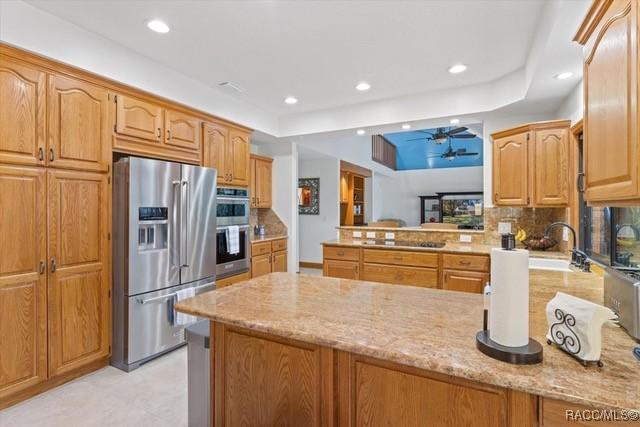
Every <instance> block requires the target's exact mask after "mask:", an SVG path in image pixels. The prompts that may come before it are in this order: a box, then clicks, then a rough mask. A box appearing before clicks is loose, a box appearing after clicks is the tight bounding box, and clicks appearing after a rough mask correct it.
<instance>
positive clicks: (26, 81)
mask: <svg viewBox="0 0 640 427" xmlns="http://www.w3.org/2000/svg"><path fill="white" fill-rule="evenodd" d="M0 100H1V101H0V162H2V163H14V164H23V165H44V164H45V150H46V142H45V127H46V117H45V108H46V74H45V73H44V72H42V71H40V70H38V69H36V68H33V67H28V66H26V65H23V64H22V63H20V62H17V61H11V60H9V59H8V58H7V57H6V56H4V55H0Z"/></svg>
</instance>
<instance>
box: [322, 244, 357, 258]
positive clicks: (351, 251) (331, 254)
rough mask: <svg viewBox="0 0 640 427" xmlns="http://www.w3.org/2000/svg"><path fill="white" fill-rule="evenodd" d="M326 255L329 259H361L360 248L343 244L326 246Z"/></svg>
mask: <svg viewBox="0 0 640 427" xmlns="http://www.w3.org/2000/svg"><path fill="white" fill-rule="evenodd" d="M324 257H325V258H329V259H342V260H348V261H359V260H360V249H359V248H345V247H341V246H325V247H324Z"/></svg>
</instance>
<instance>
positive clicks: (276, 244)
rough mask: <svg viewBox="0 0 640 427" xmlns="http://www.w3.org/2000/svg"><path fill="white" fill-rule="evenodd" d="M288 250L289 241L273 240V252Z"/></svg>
mask: <svg viewBox="0 0 640 427" xmlns="http://www.w3.org/2000/svg"><path fill="white" fill-rule="evenodd" d="M286 249H287V239H281V240H273V241H272V242H271V252H278V251H284V250H286Z"/></svg>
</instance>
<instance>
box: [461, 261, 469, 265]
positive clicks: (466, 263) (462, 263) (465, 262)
mask: <svg viewBox="0 0 640 427" xmlns="http://www.w3.org/2000/svg"><path fill="white" fill-rule="evenodd" d="M459 262H460V265H470V264H471V262H470V261H463V260H461V261H459Z"/></svg>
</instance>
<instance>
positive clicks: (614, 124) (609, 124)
mask: <svg viewBox="0 0 640 427" xmlns="http://www.w3.org/2000/svg"><path fill="white" fill-rule="evenodd" d="M638 7H639V2H638V0H613V1H609V0H607V1H604V0H596V1H594V2H593V4H592V5H591V8H590V10H589V11H588V13H587V15H586V17H585V19H584V21H583V22H582V25H581V26H580V28H579V30H578V33H577V34H576V36H575V38H574V40H575V41H577V42H578V43H580V44H582V45H583V46H584V66H583V71H584V77H583V90H584V138H585V144H584V169H585V176H584V198H585V200H586V201H587V202H588V203H589V204H592V205H595V204H597V205H602V206H609V205H629V204H633V205H637V203H638V202H640V177H639V175H640V170H639V164H638V158H639V156H640V146H639V144H640V129H638V125H639V123H638V122H639V118H638V102H639V101H640V92H639V91H638V77H639V76H638V74H639V72H640V71H639V66H640V62H639V58H638V49H639V47H640V46H639V45H638V25H639V24H638ZM634 202H635V203H634Z"/></svg>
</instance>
